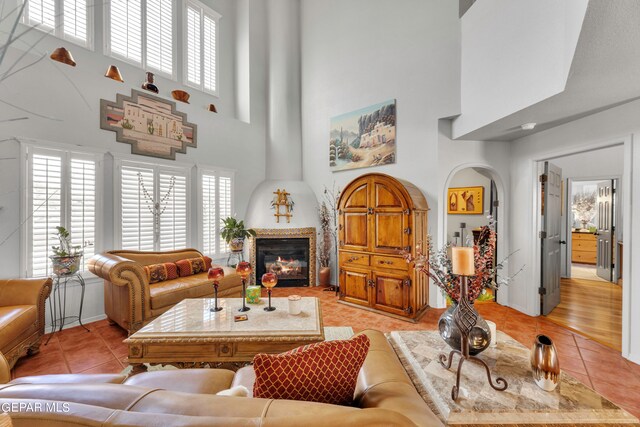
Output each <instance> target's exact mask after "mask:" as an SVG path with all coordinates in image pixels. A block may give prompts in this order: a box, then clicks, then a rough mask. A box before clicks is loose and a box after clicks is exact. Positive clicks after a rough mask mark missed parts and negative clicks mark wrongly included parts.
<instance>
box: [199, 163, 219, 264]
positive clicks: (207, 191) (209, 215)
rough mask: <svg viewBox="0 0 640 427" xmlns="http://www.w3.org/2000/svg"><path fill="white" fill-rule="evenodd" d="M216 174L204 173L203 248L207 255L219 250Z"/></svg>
mask: <svg viewBox="0 0 640 427" xmlns="http://www.w3.org/2000/svg"><path fill="white" fill-rule="evenodd" d="M216 206H217V204H216V176H215V175H209V174H203V175H202V246H203V247H202V250H203V251H204V253H205V254H207V255H212V254H215V253H216V252H217V250H216V240H217V236H218V227H217V224H218V221H217V217H216Z"/></svg>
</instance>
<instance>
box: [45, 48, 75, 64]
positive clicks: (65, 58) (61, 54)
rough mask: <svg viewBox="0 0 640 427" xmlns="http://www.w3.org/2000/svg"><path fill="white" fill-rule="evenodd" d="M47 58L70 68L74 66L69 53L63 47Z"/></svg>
mask: <svg viewBox="0 0 640 427" xmlns="http://www.w3.org/2000/svg"><path fill="white" fill-rule="evenodd" d="M49 58H51V59H53V60H54V61H57V62H62V63H63V64H67V65H71V66H72V67H75V66H76V61H74V60H73V56H72V55H71V52H69V51H68V50H67V49H65V48H64V47H59V48H57V49H56V50H54V51H53V53H52V54H51V56H50V57H49Z"/></svg>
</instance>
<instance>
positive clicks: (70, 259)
mask: <svg viewBox="0 0 640 427" xmlns="http://www.w3.org/2000/svg"><path fill="white" fill-rule="evenodd" d="M56 230H57V233H56V237H57V238H58V240H59V241H60V246H51V249H52V250H53V255H52V256H50V257H49V259H50V260H51V267H52V270H53V274H55V275H56V276H66V275H69V274H74V273H76V272H77V271H78V270H79V269H80V260H81V259H82V250H81V248H82V247H81V246H72V245H71V235H70V234H69V231H68V230H67V229H66V228H64V227H62V226H59V227H56Z"/></svg>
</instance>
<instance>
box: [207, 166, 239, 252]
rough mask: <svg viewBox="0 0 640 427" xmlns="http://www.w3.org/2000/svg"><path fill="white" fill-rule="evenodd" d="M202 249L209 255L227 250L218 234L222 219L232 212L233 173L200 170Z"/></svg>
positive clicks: (225, 244) (225, 243)
mask: <svg viewBox="0 0 640 427" xmlns="http://www.w3.org/2000/svg"><path fill="white" fill-rule="evenodd" d="M200 191H201V194H200V200H201V226H202V250H203V251H204V253H205V254H207V255H209V256H215V255H219V254H222V253H225V252H228V251H229V247H228V245H227V242H225V240H224V239H223V238H222V236H220V229H221V228H222V226H223V223H222V220H223V219H225V218H227V217H229V216H232V214H233V197H232V195H233V174H232V173H231V172H228V171H215V170H206V169H205V170H201V171H200Z"/></svg>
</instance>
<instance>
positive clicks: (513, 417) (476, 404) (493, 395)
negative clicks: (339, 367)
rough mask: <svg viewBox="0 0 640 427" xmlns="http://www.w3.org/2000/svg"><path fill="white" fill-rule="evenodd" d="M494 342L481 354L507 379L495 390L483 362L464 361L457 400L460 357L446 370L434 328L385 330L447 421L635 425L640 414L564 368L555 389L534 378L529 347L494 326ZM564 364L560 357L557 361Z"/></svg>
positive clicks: (446, 348)
mask: <svg viewBox="0 0 640 427" xmlns="http://www.w3.org/2000/svg"><path fill="white" fill-rule="evenodd" d="M497 338H498V345H497V346H496V347H492V348H488V349H487V350H485V351H484V352H483V353H481V355H480V357H481V358H482V359H483V360H485V361H486V362H487V364H488V365H489V367H490V368H491V371H492V376H493V378H495V376H496V375H499V376H501V377H503V378H504V379H505V380H507V382H508V384H509V387H508V388H507V390H505V391H502V392H500V391H495V390H493V389H492V388H491V387H490V386H489V384H488V382H487V374H486V371H485V370H484V368H483V367H481V366H480V365H478V364H475V363H473V362H467V363H465V364H464V365H463V368H462V376H461V379H460V396H459V398H458V401H457V402H456V401H453V400H452V399H451V387H452V386H453V385H454V384H455V369H456V368H457V366H458V356H456V357H455V358H454V363H453V365H452V366H451V368H450V369H449V370H447V369H444V367H442V366H441V365H440V363H439V361H438V355H439V354H440V353H446V354H447V355H448V354H449V351H450V350H451V349H450V348H449V346H448V345H447V344H446V343H445V342H444V341H443V340H442V338H441V337H440V335H439V334H438V332H436V331H396V332H391V333H389V334H387V339H388V340H389V343H390V344H391V346H392V347H393V348H394V350H395V351H396V353H397V354H398V357H399V358H400V361H401V362H402V364H403V365H404V367H405V370H406V371H407V373H408V374H409V377H410V378H411V380H412V381H413V383H414V385H415V387H416V389H417V390H418V392H419V393H420V395H421V396H422V398H423V399H424V400H425V402H427V404H428V405H429V406H430V407H431V409H432V410H433V411H434V412H435V413H436V414H437V415H438V416H439V417H440V418H441V419H442V421H443V422H444V423H445V424H448V425H456V424H489V425H500V424H527V425H529V424H569V425H575V424H584V423H599V424H635V423H638V419H637V418H635V417H634V416H633V415H631V414H629V413H628V412H626V411H625V410H623V409H621V408H619V407H618V406H616V405H615V404H613V403H611V402H610V401H609V400H607V399H605V398H604V397H602V396H600V395H599V394H597V393H596V392H594V391H593V390H591V389H589V388H588V387H586V386H584V385H583V384H582V383H581V382H579V381H578V380H577V379H575V378H574V377H572V376H570V375H568V374H566V373H564V372H563V373H562V377H561V381H560V384H559V385H558V387H557V388H556V389H555V391H553V392H545V391H543V390H542V389H540V388H539V387H538V386H537V385H536V384H535V382H534V381H533V376H532V374H531V368H530V362H529V349H527V348H526V347H524V346H523V345H522V344H520V343H519V342H517V341H516V340H514V339H513V338H511V337H510V336H509V335H507V334H505V333H503V332H500V331H498V337H497ZM560 366H562V360H560Z"/></svg>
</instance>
